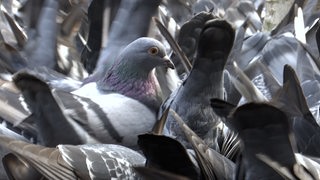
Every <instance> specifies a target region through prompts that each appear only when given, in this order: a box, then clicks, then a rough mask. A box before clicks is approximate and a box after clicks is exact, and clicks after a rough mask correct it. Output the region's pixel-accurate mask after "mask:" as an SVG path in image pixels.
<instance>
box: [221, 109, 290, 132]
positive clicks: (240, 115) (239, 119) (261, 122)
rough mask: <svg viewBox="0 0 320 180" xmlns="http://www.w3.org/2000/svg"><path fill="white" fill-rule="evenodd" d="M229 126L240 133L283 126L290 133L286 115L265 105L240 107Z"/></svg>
mask: <svg viewBox="0 0 320 180" xmlns="http://www.w3.org/2000/svg"><path fill="white" fill-rule="evenodd" d="M227 124H229V125H231V127H232V128H234V129H235V130H236V131H238V132H241V131H242V130H245V129H252V128H264V127H266V126H270V125H279V126H282V127H283V128H284V129H286V130H287V131H288V132H289V129H290V128H289V122H288V118H287V116H286V114H285V113H284V112H282V111H281V110H279V109H278V108H276V107H273V106H271V105H269V104H265V103H248V104H245V105H242V106H240V107H238V108H237V109H236V110H235V112H234V113H233V114H232V118H231V119H230V120H229V121H228V122H227Z"/></svg>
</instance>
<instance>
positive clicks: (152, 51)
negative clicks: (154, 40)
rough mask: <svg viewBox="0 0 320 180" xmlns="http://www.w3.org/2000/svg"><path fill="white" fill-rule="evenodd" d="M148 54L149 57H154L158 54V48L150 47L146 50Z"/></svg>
mask: <svg viewBox="0 0 320 180" xmlns="http://www.w3.org/2000/svg"><path fill="white" fill-rule="evenodd" d="M148 53H149V54H151V55H156V54H158V53H159V48H158V47H151V48H150V49H149V50H148Z"/></svg>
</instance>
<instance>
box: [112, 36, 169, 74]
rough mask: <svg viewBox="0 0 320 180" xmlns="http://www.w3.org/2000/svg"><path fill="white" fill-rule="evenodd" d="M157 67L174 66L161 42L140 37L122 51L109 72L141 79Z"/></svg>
mask: <svg viewBox="0 0 320 180" xmlns="http://www.w3.org/2000/svg"><path fill="white" fill-rule="evenodd" d="M158 66H164V67H168V68H172V69H174V65H173V63H172V62H171V60H169V59H168V58H167V54H166V51H165V48H164V46H163V45H162V44H161V42H159V41H157V40H155V39H153V38H149V37H142V38H139V39H137V40H135V41H133V42H132V43H130V44H129V45H128V46H127V47H126V48H124V49H123V51H122V52H121V53H120V55H119V57H118V59H117V62H115V64H114V66H113V67H112V70H111V71H118V72H119V73H120V72H121V73H124V74H128V75H129V74H130V76H131V77H132V76H135V77H136V78H143V77H146V76H147V75H148V74H149V73H150V72H151V70H153V69H154V68H155V67H158Z"/></svg>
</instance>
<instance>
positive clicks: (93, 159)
mask: <svg viewBox="0 0 320 180" xmlns="http://www.w3.org/2000/svg"><path fill="white" fill-rule="evenodd" d="M0 139H1V143H0V146H2V147H4V148H6V149H8V150H9V151H11V153H12V154H11V155H10V156H11V157H10V158H8V157H7V159H5V161H4V162H5V167H6V168H7V169H6V172H7V174H8V175H9V177H11V178H13V179H16V178H18V177H23V178H29V179H35V178H39V176H40V177H41V176H42V177H45V178H47V179H113V178H117V179H118V178H120V179H131V178H132V179H134V178H137V177H138V176H137V174H136V173H135V171H134V170H133V168H132V166H141V165H143V164H144V163H145V158H144V157H143V156H142V155H141V154H139V153H138V152H136V151H134V150H131V149H129V148H126V147H123V146H120V145H113V144H90V145H79V146H72V145H59V146H57V147H56V148H47V147H44V146H40V145H34V144H30V143H27V142H24V141H21V140H14V139H11V138H9V137H6V136H3V135H1V136H0ZM15 158H18V159H19V160H22V162H24V163H27V164H28V166H29V167H28V166H27V167H26V164H23V163H22V164H14V163H16V159H15ZM13 165H16V166H13ZM31 168H33V169H31ZM19 169H21V170H26V171H19ZM30 171H31V173H30ZM32 171H33V172H32ZM27 175H29V177H28V176H27Z"/></svg>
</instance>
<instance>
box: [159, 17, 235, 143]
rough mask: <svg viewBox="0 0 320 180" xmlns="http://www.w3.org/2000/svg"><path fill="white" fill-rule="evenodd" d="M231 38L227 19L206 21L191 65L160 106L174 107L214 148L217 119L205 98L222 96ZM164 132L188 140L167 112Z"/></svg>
mask: <svg viewBox="0 0 320 180" xmlns="http://www.w3.org/2000/svg"><path fill="white" fill-rule="evenodd" d="M233 41H234V30H233V29H232V27H231V26H230V24H229V23H227V22H226V21H224V20H220V19H216V20H212V21H208V22H207V23H206V25H205V26H204V28H203V30H202V33H201V35H200V39H199V44H198V48H197V57H196V60H195V62H194V65H193V69H192V70H191V72H190V74H189V76H188V77H187V79H186V80H185V81H184V82H183V83H182V85H181V86H180V87H179V89H178V90H177V91H176V92H174V93H173V94H172V95H171V97H170V98H169V99H168V100H167V101H166V102H165V104H164V105H163V107H162V109H166V108H167V107H170V108H171V109H173V110H175V111H176V112H177V113H178V114H179V115H180V116H181V117H182V119H183V120H184V121H185V122H186V124H187V125H188V126H189V127H190V128H191V129H192V130H193V131H194V132H195V133H196V134H197V135H199V136H200V138H202V139H205V141H206V142H207V143H209V144H210V146H215V148H218V147H217V144H216V138H218V135H217V134H215V133H214V132H216V131H218V127H217V126H218V125H219V124H220V120H219V119H218V117H217V116H216V114H215V113H214V112H213V111H212V109H211V107H210V103H209V100H210V98H212V97H217V98H223V69H224V65H225V63H226V61H227V58H228V55H229V52H230V50H231V48H232V45H233ZM164 132H165V134H167V135H170V136H173V137H175V138H176V139H178V140H179V141H180V142H181V143H182V144H184V145H187V144H188V143H187V141H186V139H185V137H184V135H183V133H182V131H181V130H180V128H179V126H178V124H177V123H176V122H175V121H174V119H173V117H172V115H170V114H169V116H168V119H167V123H166V126H165V131H164ZM218 149H219V148H218Z"/></svg>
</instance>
